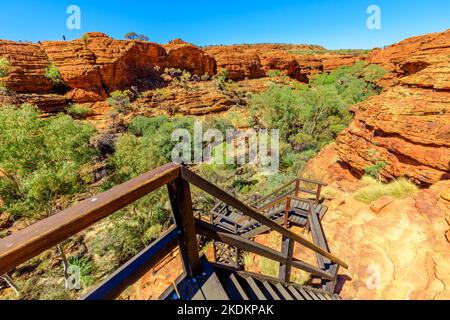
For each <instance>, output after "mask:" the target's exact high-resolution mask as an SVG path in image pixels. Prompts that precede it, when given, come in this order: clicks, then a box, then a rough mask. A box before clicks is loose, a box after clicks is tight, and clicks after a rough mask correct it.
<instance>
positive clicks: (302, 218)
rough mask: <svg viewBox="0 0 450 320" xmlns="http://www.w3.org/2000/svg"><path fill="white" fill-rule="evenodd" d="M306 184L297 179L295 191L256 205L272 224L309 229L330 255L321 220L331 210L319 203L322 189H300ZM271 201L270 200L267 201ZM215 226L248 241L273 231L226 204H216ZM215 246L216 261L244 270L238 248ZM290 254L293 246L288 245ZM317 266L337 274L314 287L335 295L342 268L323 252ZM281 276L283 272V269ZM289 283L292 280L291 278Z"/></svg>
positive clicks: (318, 280)
mask: <svg viewBox="0 0 450 320" xmlns="http://www.w3.org/2000/svg"><path fill="white" fill-rule="evenodd" d="M301 181H304V180H303V179H301V178H298V179H297V180H294V181H293V182H295V183H296V187H295V189H292V190H291V191H288V192H287V193H284V194H282V195H281V196H278V197H276V198H275V199H274V200H270V198H271V196H273V194H271V195H269V196H268V197H264V198H263V202H266V203H264V204H263V205H259V206H257V205H256V204H257V203H258V201H256V202H253V203H252V206H253V207H256V209H257V210H259V211H262V212H264V214H265V216H266V217H267V218H269V219H271V220H272V221H274V222H276V223H278V224H280V225H283V224H285V226H288V225H290V224H293V225H297V226H300V227H304V228H307V230H309V231H310V232H311V236H312V239H313V243H314V244H315V245H317V246H319V247H320V248H322V249H324V250H326V251H327V252H330V249H329V247H328V243H327V240H326V237H325V233H324V231H323V228H322V224H321V220H322V218H323V216H324V215H325V213H326V212H327V210H328V208H327V207H326V206H324V205H322V204H320V203H319V202H318V201H319V199H320V190H321V188H318V189H317V190H316V192H314V191H309V190H307V189H305V188H300V187H299V185H300V182H301ZM306 181H308V182H309V183H314V184H316V185H318V186H324V185H325V184H323V183H321V182H317V181H312V180H306ZM293 182H291V183H289V184H287V185H285V186H284V187H282V188H280V189H278V190H277V191H281V190H283V188H286V187H288V186H290V185H291V184H292V183H293ZM300 192H305V193H308V194H312V195H314V199H315V201H313V200H310V199H305V198H300V197H298V196H297V195H298V194H299V193H300ZM267 200H270V201H269V202H267ZM210 217H211V224H213V225H214V226H218V227H221V228H224V229H226V230H228V231H230V232H233V233H234V234H236V235H239V236H242V237H245V238H247V239H251V238H254V237H256V236H258V235H260V234H262V233H265V232H267V231H270V230H271V228H270V227H268V226H267V225H265V224H263V223H261V222H259V221H256V220H254V219H247V218H245V217H244V216H243V214H242V213H240V212H239V211H237V210H235V209H233V208H230V206H228V205H226V204H222V203H218V204H216V206H215V207H214V208H213V209H212V211H211V213H210ZM213 246H214V248H213V249H214V259H215V261H216V262H220V263H224V264H228V265H232V266H234V267H236V268H241V267H242V262H241V261H242V259H241V258H240V251H239V249H238V248H236V247H233V246H229V245H224V244H223V243H220V242H216V241H214V242H213ZM286 246H287V248H286V250H287V251H288V246H289V243H287V244H286ZM316 258H317V265H318V266H319V268H320V269H321V270H323V271H325V272H328V273H330V274H332V275H333V279H332V280H329V279H323V278H321V277H317V276H312V281H311V285H313V286H316V287H318V288H320V289H323V290H325V291H326V292H329V293H334V290H335V287H336V279H337V274H338V271H339V265H338V264H336V263H333V262H331V261H330V260H329V259H327V258H324V257H323V255H321V254H320V253H316ZM280 273H281V270H280ZM287 280H288V281H289V277H288V278H287Z"/></svg>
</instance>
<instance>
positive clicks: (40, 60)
mask: <svg viewBox="0 0 450 320" xmlns="http://www.w3.org/2000/svg"><path fill="white" fill-rule="evenodd" d="M0 58H6V59H7V60H8V62H9V65H10V68H9V73H8V75H7V76H6V77H4V78H2V83H3V84H4V85H5V86H6V87H8V88H9V89H11V90H14V91H17V92H27V93H28V92H39V93H41V92H49V91H50V90H51V89H52V87H53V84H52V83H51V81H50V80H48V79H47V78H46V77H45V75H44V74H45V69H46V68H47V67H48V64H49V61H48V59H47V56H46V54H45V52H44V50H43V49H42V48H41V47H40V46H39V45H37V44H32V43H20V42H13V41H4V40H0Z"/></svg>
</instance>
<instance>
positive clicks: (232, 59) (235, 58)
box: [205, 44, 356, 82]
mask: <svg viewBox="0 0 450 320" xmlns="http://www.w3.org/2000/svg"><path fill="white" fill-rule="evenodd" d="M317 49H318V50H325V49H324V48H322V47H319V46H308V45H289V44H255V45H231V46H212V47H208V48H206V49H205V50H206V51H207V52H208V53H209V54H211V55H212V56H213V57H214V58H216V60H217V66H218V70H220V69H222V68H223V69H226V70H227V71H228V77H229V78H230V79H232V80H242V79H245V78H249V79H251V78H260V77H264V76H265V75H267V73H268V71H270V70H279V71H282V72H283V73H285V74H286V75H288V76H290V77H292V78H294V79H297V80H299V81H301V82H308V81H309V79H310V78H311V77H312V76H314V75H316V74H317V73H321V72H323V71H331V70H333V69H336V68H339V67H341V66H348V65H352V64H353V63H354V62H355V61H356V57H355V56H353V55H340V54H313V53H311V54H308V52H310V51H311V52H314V51H312V50H317ZM303 51H305V52H306V54H305V53H301V54H298V53H296V52H303Z"/></svg>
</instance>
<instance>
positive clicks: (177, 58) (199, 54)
mask: <svg viewBox="0 0 450 320" xmlns="http://www.w3.org/2000/svg"><path fill="white" fill-rule="evenodd" d="M164 48H165V49H166V51H167V54H168V56H167V61H166V62H165V63H164V65H165V66H168V67H171V68H178V69H181V70H186V71H189V72H190V73H191V74H196V75H198V76H202V75H204V74H207V75H209V76H213V75H214V74H215V73H216V69H217V67H216V60H215V59H214V58H213V57H211V56H210V55H209V54H207V53H206V52H205V51H203V50H202V49H200V48H199V47H196V46H194V45H192V44H189V43H185V42H184V41H182V40H181V39H175V41H172V42H171V43H169V44H167V45H165V46H164Z"/></svg>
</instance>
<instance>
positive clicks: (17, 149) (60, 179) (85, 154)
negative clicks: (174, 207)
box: [0, 105, 95, 220]
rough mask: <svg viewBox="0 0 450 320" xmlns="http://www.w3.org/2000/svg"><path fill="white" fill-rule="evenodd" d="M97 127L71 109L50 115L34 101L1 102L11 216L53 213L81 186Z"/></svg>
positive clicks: (2, 160)
mask: <svg viewBox="0 0 450 320" xmlns="http://www.w3.org/2000/svg"><path fill="white" fill-rule="evenodd" d="M94 133H95V129H94V128H93V127H92V126H90V125H87V124H81V123H77V122H75V121H74V120H73V119H72V118H71V117H69V116H67V115H58V116H55V117H51V118H48V119H43V118H41V117H40V113H39V110H38V109H37V108H36V107H33V106H30V105H23V106H22V107H21V108H16V107H14V106H2V112H1V113H0V197H1V198H2V199H3V203H2V205H1V207H0V212H2V211H6V212H8V213H9V214H10V216H11V219H12V220H17V219H19V218H21V217H27V216H28V217H30V216H36V215H37V216H39V215H43V214H46V215H50V214H52V213H54V211H56V210H58V209H61V207H64V206H65V205H68V204H69V203H68V202H69V201H68V199H64V198H65V197H66V198H70V196H73V195H76V194H78V193H80V192H82V191H83V190H84V189H85V187H86V185H87V184H88V182H89V179H90V177H87V176H85V175H84V174H83V173H82V172H83V169H84V168H85V167H86V166H88V165H89V164H90V163H91V159H92V156H93V155H94V150H93V149H92V148H91V147H90V144H89V140H90V138H91V137H92V136H93V134H94Z"/></svg>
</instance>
